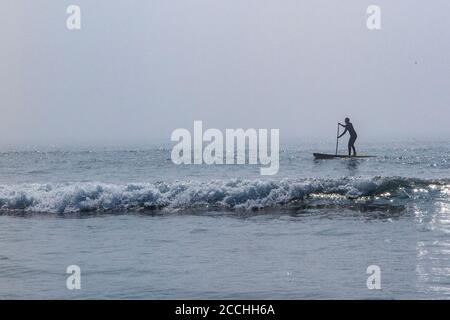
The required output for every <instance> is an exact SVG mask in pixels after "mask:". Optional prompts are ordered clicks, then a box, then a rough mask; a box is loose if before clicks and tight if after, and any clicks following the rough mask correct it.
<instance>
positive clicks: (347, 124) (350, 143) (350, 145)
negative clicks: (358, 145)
mask: <svg viewBox="0 0 450 320" xmlns="http://www.w3.org/2000/svg"><path fill="white" fill-rule="evenodd" d="M339 125H340V126H342V127H344V128H345V130H344V132H343V133H342V134H341V135H340V136H338V139H339V138H340V137H342V136H343V135H344V134H346V133H347V132H348V133H349V134H350V139H349V140H348V156H351V154H352V150H353V156H354V157H356V149H355V141H356V138H358V135H357V134H356V131H355V128H353V124H352V123H351V122H350V118H345V124H342V123H339Z"/></svg>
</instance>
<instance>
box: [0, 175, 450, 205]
mask: <svg viewBox="0 0 450 320" xmlns="http://www.w3.org/2000/svg"><path fill="white" fill-rule="evenodd" d="M449 195H450V181H449V180H420V179H412V178H400V177H373V178H341V179H296V180H295V179H283V180H278V181H266V180H229V181H223V180H214V181H208V182H200V181H178V182H171V183H169V182H156V183H130V184H123V185H120V184H107V183H94V182H89V183H65V184H17V185H0V211H2V212H5V211H24V212H39V213H73V212H105V211H106V212H107V211H124V212H129V211H140V210H168V211H179V210H183V209H189V208H220V209H226V210H238V209H239V210H258V209H263V208H271V207H283V206H289V205H290V204H293V203H307V202H313V201H316V202H320V203H322V204H325V205H326V204H333V203H338V202H342V201H344V202H347V203H348V202H353V203H354V202H361V201H372V202H373V201H387V202H390V203H392V202H395V201H397V202H403V203H404V202H405V201H406V202H408V201H411V200H417V199H418V198H420V197H425V198H428V199H429V198H430V197H442V196H444V197H446V198H447V197H448V196H449Z"/></svg>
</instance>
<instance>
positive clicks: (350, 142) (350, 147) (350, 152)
mask: <svg viewBox="0 0 450 320" xmlns="http://www.w3.org/2000/svg"><path fill="white" fill-rule="evenodd" d="M352 140H353V138H352V137H350V139H348V156H349V157H350V156H351V155H352V146H353V142H352Z"/></svg>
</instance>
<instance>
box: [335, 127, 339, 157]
mask: <svg viewBox="0 0 450 320" xmlns="http://www.w3.org/2000/svg"><path fill="white" fill-rule="evenodd" d="M337 126H338V129H337V136H336V155H337V153H338V146H339V123H338V125H337Z"/></svg>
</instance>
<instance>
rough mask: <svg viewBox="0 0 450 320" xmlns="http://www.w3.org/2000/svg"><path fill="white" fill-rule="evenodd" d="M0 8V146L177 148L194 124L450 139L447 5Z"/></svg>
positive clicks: (249, 1)
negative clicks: (371, 24) (374, 18)
mask: <svg viewBox="0 0 450 320" xmlns="http://www.w3.org/2000/svg"><path fill="white" fill-rule="evenodd" d="M70 4H77V5H79V6H80V7H81V10H82V30H80V31H69V30H68V29H67V28H66V19H67V17H68V15H67V14H66V8H67V6H68V5H70ZM370 4H376V5H379V6H380V7H381V10H382V11H381V14H382V30H380V31H369V30H368V29H367V28H366V18H367V14H366V9H367V7H368V6H369V5H370ZM0 6H1V9H0V42H1V50H0V110H1V113H0V145H13V146H14V145H27V144H50V145H52V144H97V143H99V144H101V143H107V144H111V143H113V144H114V143H117V144H124V143H133V144H139V143H144V144H145V143H150V142H155V141H157V142H159V141H162V142H167V143H170V134H171V132H172V131H173V130H174V129H176V128H180V127H185V128H192V125H193V121H194V120H203V121H204V125H205V126H206V127H215V128H239V127H243V128H252V127H253V128H269V129H270V128H279V129H280V136H281V139H282V141H283V139H288V138H290V139H302V140H305V139H314V138H316V137H317V138H320V139H330V140H333V139H334V135H335V131H336V122H337V121H339V120H341V121H342V120H343V118H344V117H345V116H350V117H351V118H352V120H353V123H354V125H355V128H356V129H357V130H358V133H359V136H360V139H367V140H368V139H383V138H397V137H399V138H405V137H415V138H420V137H422V136H424V137H439V138H442V137H448V138H450V19H449V18H448V17H449V15H450V1H448V0H433V1H423V0H395V1H393V0H389V1H387V0H383V1H381V0H371V1H365V0H345V1H335V0H326V1H325V0H314V1H306V0H270V1H266V0H189V1H186V0H148V1H143V0H142V1H130V0H114V1H111V0H96V1H92V0H71V1H61V0H39V1H30V0H2V1H1V5H0Z"/></svg>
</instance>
